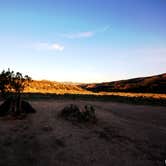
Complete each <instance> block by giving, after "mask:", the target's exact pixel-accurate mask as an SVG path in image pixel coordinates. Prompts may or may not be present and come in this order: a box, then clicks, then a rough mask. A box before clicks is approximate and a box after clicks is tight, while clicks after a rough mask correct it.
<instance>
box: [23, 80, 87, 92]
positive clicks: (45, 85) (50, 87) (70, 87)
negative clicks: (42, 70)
mask: <svg viewBox="0 0 166 166" xmlns="http://www.w3.org/2000/svg"><path fill="white" fill-rule="evenodd" d="M24 92H32V93H56V94H65V93H70V94H87V93H89V92H88V91H87V90H84V89H83V88H81V87H79V86H77V85H74V84H69V83H59V82H54V81H47V80H42V81H36V80H33V81H32V82H30V84H29V86H28V87H26V88H25V91H24Z"/></svg>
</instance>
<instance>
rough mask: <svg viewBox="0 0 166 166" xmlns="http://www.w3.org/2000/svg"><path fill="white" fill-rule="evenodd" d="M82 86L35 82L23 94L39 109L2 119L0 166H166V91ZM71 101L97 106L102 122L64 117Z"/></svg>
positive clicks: (0, 120)
mask: <svg viewBox="0 0 166 166" xmlns="http://www.w3.org/2000/svg"><path fill="white" fill-rule="evenodd" d="M148 78H149V77H148ZM151 78H152V79H151V80H153V77H151ZM155 78H156V76H155ZM134 80H135V79H134ZM136 80H139V78H137V79H136ZM141 80H142V79H141ZM143 80H146V78H144V79H143ZM121 82H123V81H120V82H118V83H121ZM125 82H128V81H125ZM129 82H130V80H129ZM152 83H154V82H152ZM107 84H108V83H107ZM110 84H111V83H110ZM101 85H105V83H103V84H100V86H101ZM82 86H85V85H82V84H81V85H80V84H74V83H72V84H71V83H70V84H69V83H58V82H51V81H32V82H31V83H30V84H29V87H27V88H25V92H24V94H23V98H24V99H25V100H26V101H28V102H29V103H30V104H31V106H32V107H33V108H34V109H35V110H36V113H35V114H31V115H28V116H27V117H26V118H23V119H17V118H16V119H15V118H13V117H11V116H5V117H1V118H0V133H1V135H2V136H1V137H0V155H1V160H0V166H18V165H19V164H20V163H21V165H24V166H29V165H32V166H33V165H34V166H37V165H39V166H45V165H50V166H51V165H62V166H68V165H71V166H72V165H73V166H74V165H80V166H83V165H89V166H91V165H94V166H101V165H104V166H107V165H108V166H109V165H115V166H117V165H119V166H120V165H125V166H130V165H131V166H133V165H136V166H139V165H142V166H153V165H154V166H156V165H157V166H160V165H164V162H165V156H166V142H165V140H166V109H165V102H166V95H165V94H158V93H136V92H134V93H132V92H121V89H120V92H104V91H103V92H93V91H89V89H88V88H87V86H88V87H89V86H90V85H89V84H88V85H86V87H85V88H84V87H82ZM93 86H94V84H93ZM95 86H97V85H95ZM87 89H88V90H87ZM108 91H110V89H109V90H108ZM2 102H3V101H1V103H2ZM127 103H128V104H127ZM70 104H74V105H77V106H78V107H79V108H80V110H83V109H84V106H85V105H91V106H93V108H94V109H95V113H96V117H97V122H96V123H81V122H74V121H67V120H65V119H63V118H62V117H60V116H59V114H60V112H61V111H62V110H63V108H64V107H65V106H68V105H70Z"/></svg>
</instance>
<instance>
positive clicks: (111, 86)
mask: <svg viewBox="0 0 166 166" xmlns="http://www.w3.org/2000/svg"><path fill="white" fill-rule="evenodd" d="M80 87H82V88H84V89H86V90H90V91H93V92H142V93H166V73H165V74H161V75H155V76H151V77H141V78H134V79H128V80H120V81H114V82H106V83H98V84H82V85H80Z"/></svg>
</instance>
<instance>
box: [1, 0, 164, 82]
mask: <svg viewBox="0 0 166 166" xmlns="http://www.w3.org/2000/svg"><path fill="white" fill-rule="evenodd" d="M165 9H166V0H26V1H25V0H0V70H3V69H7V68H11V69H12V70H15V71H19V72H22V73H24V74H29V75H30V76H31V77H32V78H33V79H50V80H55V81H73V82H104V81H112V80H119V79H128V78H133V77H139V76H148V75H154V74H160V73H165V72H166V10H165Z"/></svg>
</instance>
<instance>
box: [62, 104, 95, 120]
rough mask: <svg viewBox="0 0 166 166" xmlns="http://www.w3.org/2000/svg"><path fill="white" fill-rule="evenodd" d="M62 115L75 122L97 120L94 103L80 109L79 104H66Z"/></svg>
mask: <svg viewBox="0 0 166 166" xmlns="http://www.w3.org/2000/svg"><path fill="white" fill-rule="evenodd" d="M60 115H61V116H62V117H63V118H65V119H66V120H69V121H75V122H81V123H84V122H92V123H95V122H96V121H97V118H96V113H95V109H94V107H93V106H92V105H85V106H84V109H83V110H80V109H79V107H78V106H77V105H74V104H70V105H68V106H65V107H64V108H63V109H62V111H61V113H60Z"/></svg>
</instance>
